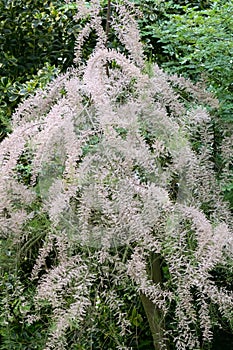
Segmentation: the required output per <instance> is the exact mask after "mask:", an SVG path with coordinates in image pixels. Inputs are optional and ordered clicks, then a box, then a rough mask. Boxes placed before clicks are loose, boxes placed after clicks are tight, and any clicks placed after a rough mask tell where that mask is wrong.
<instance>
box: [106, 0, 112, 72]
mask: <svg viewBox="0 0 233 350" xmlns="http://www.w3.org/2000/svg"><path fill="white" fill-rule="evenodd" d="M110 17H111V0H108V8H107V18H106V28H105V34H106V38H107V39H106V47H107V44H108V35H109V30H110ZM106 74H107V76H108V77H109V68H108V62H107V63H106Z"/></svg>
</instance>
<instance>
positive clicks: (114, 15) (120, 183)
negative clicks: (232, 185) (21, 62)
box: [0, 0, 233, 350]
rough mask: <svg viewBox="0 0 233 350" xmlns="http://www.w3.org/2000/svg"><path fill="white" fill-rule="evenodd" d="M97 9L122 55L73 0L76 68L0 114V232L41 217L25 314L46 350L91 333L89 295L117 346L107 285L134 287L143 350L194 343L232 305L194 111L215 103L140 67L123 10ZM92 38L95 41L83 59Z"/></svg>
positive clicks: (215, 200) (227, 230) (122, 328)
mask: <svg viewBox="0 0 233 350" xmlns="http://www.w3.org/2000/svg"><path fill="white" fill-rule="evenodd" d="M108 5H109V6H108V11H110V9H111V15H110V12H108V16H107V19H108V20H109V21H111V23H110V25H111V30H114V31H115V33H116V36H117V37H118V40H119V43H121V47H122V48H123V47H124V51H121V50H114V49H110V48H108V47H107V46H108V37H107V35H106V32H105V31H104V29H103V27H102V25H103V24H104V23H103V20H102V17H101V13H102V7H101V5H100V2H99V1H97V0H93V1H90V2H89V3H88V4H86V3H85V1H80V0H79V1H77V10H78V12H77V18H78V19H84V18H85V19H86V25H85V27H84V28H83V30H82V31H81V32H80V35H79V37H78V38H77V44H76V59H75V61H76V66H75V67H74V68H71V69H70V70H68V71H67V73H66V74H63V75H60V76H59V77H58V78H56V79H55V80H54V81H53V82H52V83H50V84H49V85H48V86H47V88H46V89H45V90H43V91H38V92H37V93H36V94H35V95H34V96H31V97H29V98H27V99H26V100H25V101H24V102H23V103H21V104H20V105H19V106H18V109H17V111H16V112H15V113H14V115H13V121H12V128H13V131H12V133H11V134H9V135H8V137H6V138H5V139H4V140H3V141H2V143H1V150H0V166H1V172H0V196H1V201H0V213H1V215H0V227H1V235H2V236H3V237H5V238H6V239H7V238H9V237H10V238H11V239H14V241H15V242H17V243H18V244H22V246H23V244H25V242H27V240H29V239H31V232H30V222H31V221H32V220H33V218H34V217H35V215H38V212H39V213H43V215H45V214H46V215H47V217H48V219H49V222H50V226H49V229H48V230H47V232H46V234H45V237H43V240H41V242H40V249H39V251H38V257H37V259H36V261H35V264H34V267H33V269H32V273H31V278H32V279H33V280H34V283H36V285H37V293H36V296H35V300H34V302H35V313H34V314H30V315H27V322H33V321H34V320H37V319H38V318H40V314H42V313H43V310H44V308H45V307H47V308H48V310H49V311H48V317H50V320H51V327H50V328H49V334H48V339H47V343H46V346H45V349H46V350H48V349H66V348H67V346H68V344H69V341H68V339H67V332H68V331H70V330H71V329H76V338H75V339H76V340H75V341H76V343H77V344H82V341H83V339H84V338H88V339H91V336H90V334H91V333H92V332H94V331H93V330H94V324H93V323H94V322H95V317H94V316H93V317H91V314H92V313H93V314H94V312H96V310H97V309H98V303H99V302H100V300H101V301H102V302H103V303H105V304H106V305H108V307H109V308H110V309H111V310H112V312H113V314H114V315H115V317H116V324H117V327H118V330H119V339H118V340H116V343H115V348H116V349H130V345H127V342H126V341H125V339H126V335H127V334H128V332H130V330H131V328H130V321H129V319H127V314H126V313H125V311H124V308H122V305H123V303H124V301H123V300H121V299H120V296H119V294H118V292H117V288H118V286H119V285H120V284H121V285H124V286H125V287H126V286H127V285H128V284H131V285H132V287H134V288H135V289H136V291H137V292H138V293H139V295H140V298H141V300H142V304H143V306H144V309H145V313H146V316H147V318H148V322H149V325H150V329H151V333H152V336H153V341H154V347H155V349H168V348H169V347H170V345H171V344H174V347H175V348H176V349H179V350H181V349H182V350H183V349H201V348H203V346H204V344H205V343H206V342H211V340H212V336H213V334H212V327H213V322H212V317H211V309H212V306H213V305H215V306H216V308H217V309H218V310H219V312H220V313H221V315H222V317H224V318H225V319H228V320H229V319H232V310H233V297H232V293H231V292H230V291H228V290H227V289H226V288H223V287H219V286H217V285H216V284H215V281H214V279H213V277H212V271H213V270H214V268H215V267H216V266H218V265H221V266H223V267H224V266H226V267H227V262H228V261H229V259H232V231H231V230H232V218H231V214H230V212H229V210H228V207H227V204H226V203H225V202H223V200H222V197H221V194H220V189H219V184H218V183H217V181H216V178H215V172H214V164H213V150H212V147H213V137H214V136H213V132H212V119H211V116H210V115H209V114H208V113H207V110H208V108H216V107H217V101H216V100H215V99H214V98H213V97H212V96H211V95H210V94H209V93H208V92H206V91H205V90H204V88H203V87H202V86H198V85H193V84H191V82H190V81H187V80H185V79H183V78H182V77H178V76H169V75H167V74H166V73H164V72H163V71H162V70H161V69H160V68H159V67H158V66H157V65H154V66H150V67H149V69H148V67H147V65H146V63H145V61H144V58H143V48H142V44H141V42H140V40H139V32H138V28H137V24H136V21H135V18H134V12H133V6H132V4H131V3H130V2H128V1H124V4H122V2H119V3H114V4H113V3H112V4H111V3H110V2H108ZM110 5H111V7H110ZM107 27H108V26H107ZM92 30H94V31H95V34H96V37H97V39H96V47H95V49H94V51H93V53H92V54H91V55H90V57H89V59H88V61H87V62H86V63H84V61H83V60H82V46H83V44H84V42H85V39H86V38H87V37H88V36H89V34H90V33H91V31H92ZM108 30H109V29H108ZM106 67H107V69H106ZM227 144H228V150H229V151H230V147H229V142H228V143H227ZM225 153H226V158H227V157H228V159H229V152H227V150H225ZM25 162H26V165H27V166H28V167H30V176H28V177H27V178H26V179H25V177H24V176H22V170H20V169H22V165H23V164H24V165H25ZM34 203H37V205H36V209H35V205H34ZM162 267H163V268H162ZM165 270H166V273H165V272H164V271H165ZM106 281H108V282H106ZM93 295H94V297H93ZM169 344H170V345H169ZM86 346H87V347H86V348H88V349H90V348H92V345H91V340H89V343H88V344H87V345H86Z"/></svg>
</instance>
